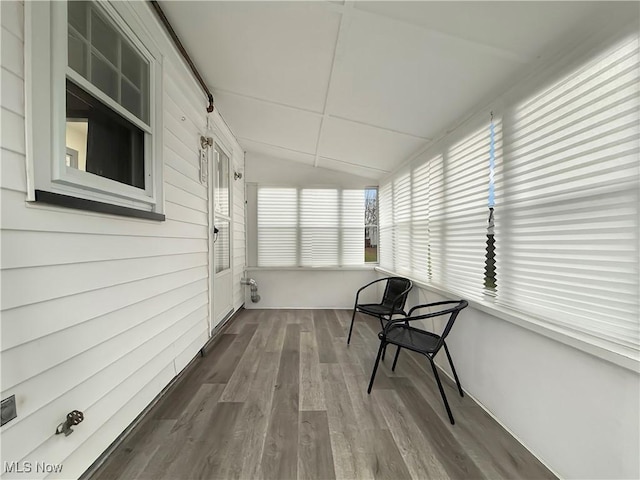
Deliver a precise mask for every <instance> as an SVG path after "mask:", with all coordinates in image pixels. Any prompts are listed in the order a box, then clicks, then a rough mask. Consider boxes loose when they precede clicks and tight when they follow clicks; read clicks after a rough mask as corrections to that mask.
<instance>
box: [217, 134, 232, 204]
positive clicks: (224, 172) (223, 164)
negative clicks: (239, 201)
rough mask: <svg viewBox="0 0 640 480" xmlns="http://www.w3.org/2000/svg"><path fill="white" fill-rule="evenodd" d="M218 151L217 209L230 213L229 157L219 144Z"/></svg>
mask: <svg viewBox="0 0 640 480" xmlns="http://www.w3.org/2000/svg"><path fill="white" fill-rule="evenodd" d="M216 151H217V152H218V162H217V164H216V177H215V210H216V212H218V213H220V214H221V215H229V157H227V155H226V154H225V153H224V152H223V151H222V149H221V148H220V147H218V146H217V145H216Z"/></svg>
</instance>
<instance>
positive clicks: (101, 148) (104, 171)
mask: <svg viewBox="0 0 640 480" xmlns="http://www.w3.org/2000/svg"><path fill="white" fill-rule="evenodd" d="M66 103H67V109H66V110H67V147H69V148H71V149H72V150H75V151H77V152H78V167H77V168H78V169H79V170H85V171H87V172H89V173H93V174H95V175H99V176H101V177H105V178H109V179H111V180H115V181H116V182H120V183H125V184H127V185H132V186H134V187H137V188H145V174H144V132H143V131H142V130H140V129H139V128H138V127H136V126H135V125H133V124H132V123H131V122H129V121H128V120H126V119H124V118H123V117H121V116H120V115H118V114H117V113H115V112H114V111H113V110H111V109H110V108H109V107H107V106H106V105H104V104H103V103H102V102H100V101H99V100H97V99H96V98H94V97H93V96H91V95H90V94H88V93H87V92H85V91H84V90H83V89H81V88H80V87H78V86H77V85H75V84H74V83H73V82H71V81H70V80H67V98H66ZM82 155H85V157H84V159H82ZM70 167H72V165H70ZM72 168H75V167H72Z"/></svg>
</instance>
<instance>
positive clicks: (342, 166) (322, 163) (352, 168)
mask: <svg viewBox="0 0 640 480" xmlns="http://www.w3.org/2000/svg"><path fill="white" fill-rule="evenodd" d="M318 167H321V168H328V169H330V170H336V171H338V172H343V173H348V174H351V175H358V176H359V177H365V178H370V179H371V180H374V181H373V182H372V183H371V185H374V184H375V185H377V183H378V180H379V179H380V178H382V177H384V176H385V175H386V174H387V172H385V171H382V170H374V169H371V168H367V167H362V166H360V165H353V164H350V163H344V162H339V161H338V160H333V159H331V158H324V157H320V158H318Z"/></svg>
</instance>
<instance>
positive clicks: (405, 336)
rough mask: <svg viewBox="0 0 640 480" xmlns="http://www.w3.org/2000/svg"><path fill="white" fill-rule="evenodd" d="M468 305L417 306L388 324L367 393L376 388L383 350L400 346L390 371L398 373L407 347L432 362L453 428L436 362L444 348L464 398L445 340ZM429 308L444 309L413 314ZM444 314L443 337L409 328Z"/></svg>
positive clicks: (429, 304)
mask: <svg viewBox="0 0 640 480" xmlns="http://www.w3.org/2000/svg"><path fill="white" fill-rule="evenodd" d="M467 305H468V303H467V301H466V300H452V301H445V302H436V303H428V304H423V305H416V306H415V307H413V308H412V309H411V310H409V314H408V315H407V316H406V318H399V319H396V320H390V321H389V322H387V325H386V326H385V327H384V328H383V329H382V331H381V332H380V333H379V334H378V338H379V339H380V348H379V349H378V356H377V357H376V363H375V365H374V366H373V372H372V373H371V380H370V381H369V388H368V390H367V393H371V387H373V381H374V380H375V378H376V372H377V370H378V364H379V363H380V357H381V356H382V354H383V352H384V350H386V348H387V345H388V344H391V345H396V346H397V347H398V350H397V351H396V356H395V358H394V359H393V366H392V367H391V370H393V371H395V369H396V364H397V363H398V356H399V355H400V349H402V348H407V349H409V350H412V351H414V352H418V353H421V354H422V355H424V356H426V357H427V359H428V360H429V363H430V364H431V369H432V370H433V376H434V377H436V382H437V384H438V389H439V390H440V395H441V396H442V401H443V402H444V406H445V408H446V409H447V414H448V415H449V421H450V422H451V425H455V421H454V420H453V415H452V414H451V408H449V402H448V401H447V396H446V395H445V393H444V389H443V388H442V382H441V381H440V376H439V375H438V369H437V368H436V365H435V363H434V362H433V359H434V357H435V356H436V354H437V353H438V352H439V351H440V349H441V348H442V347H444V351H445V352H446V354H447V359H448V360H449V365H451V372H452V373H453V378H455V380H456V384H457V385H458V391H459V392H460V396H461V397H464V393H463V392H462V386H461V385H460V379H459V378H458V374H457V373H456V369H455V367H454V366H453V361H452V360H451V354H450V353H449V349H448V348H447V344H446V343H445V341H444V339H445V338H446V337H447V335H449V332H450V331H451V328H452V327H453V323H454V322H455V321H456V317H457V316H458V314H459V313H460V310H462V309H463V308H466V307H467ZM429 307H445V308H439V309H438V311H436V312H431V313H426V314H423V315H415V316H414V315H413V312H415V311H416V310H419V309H422V308H429ZM445 315H449V319H448V320H447V324H446V325H445V327H444V330H443V332H442V333H441V334H440V335H437V334H435V333H432V332H429V331H427V330H422V329H419V328H416V327H412V326H411V325H410V323H411V322H414V321H416V320H424V319H426V318H435V317H441V316H445Z"/></svg>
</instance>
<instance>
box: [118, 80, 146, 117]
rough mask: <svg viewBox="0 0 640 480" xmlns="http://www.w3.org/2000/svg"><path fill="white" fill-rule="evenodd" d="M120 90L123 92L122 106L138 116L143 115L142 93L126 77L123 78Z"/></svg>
mask: <svg viewBox="0 0 640 480" xmlns="http://www.w3.org/2000/svg"><path fill="white" fill-rule="evenodd" d="M120 91H121V92H122V102H121V103H122V106H123V107H124V108H126V109H127V110H129V111H130V112H131V113H133V114H134V115H135V116H136V117H138V118H141V117H142V115H141V113H142V93H141V92H140V90H138V89H137V88H136V87H134V86H132V85H131V84H130V83H129V82H128V81H127V80H126V79H125V78H124V77H123V78H122V80H121V87H120Z"/></svg>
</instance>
